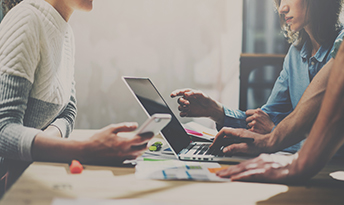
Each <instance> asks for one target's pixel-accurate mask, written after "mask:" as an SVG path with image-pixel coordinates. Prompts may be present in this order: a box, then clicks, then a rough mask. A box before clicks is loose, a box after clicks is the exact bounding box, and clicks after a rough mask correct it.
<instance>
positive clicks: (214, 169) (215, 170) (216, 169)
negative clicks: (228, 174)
mask: <svg viewBox="0 0 344 205" xmlns="http://www.w3.org/2000/svg"><path fill="white" fill-rule="evenodd" d="M227 168H228V167H219V168H208V170H209V172H210V173H216V172H218V171H220V170H223V169H227Z"/></svg>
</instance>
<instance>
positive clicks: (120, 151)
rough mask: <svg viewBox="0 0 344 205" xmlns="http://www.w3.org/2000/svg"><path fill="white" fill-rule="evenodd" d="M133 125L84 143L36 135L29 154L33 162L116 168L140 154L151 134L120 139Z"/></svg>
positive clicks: (109, 128) (112, 129)
mask: <svg viewBox="0 0 344 205" xmlns="http://www.w3.org/2000/svg"><path fill="white" fill-rule="evenodd" d="M136 128H137V124H136V123H121V124H117V125H109V126H107V127H104V128H103V129H101V130H99V131H98V132H97V133H96V134H94V135H93V136H92V137H90V138H89V139H87V140H83V141H80V140H72V139H63V138H54V137H51V136H47V135H45V133H43V132H42V133H39V134H37V135H36V137H35V139H34V141H33V144H32V148H31V152H32V158H33V160H34V161H49V162H70V161H71V160H73V159H76V160H79V161H80V162H81V163H88V164H109V165H110V164H117V163H121V162H123V161H124V160H126V159H135V158H136V157H138V156H140V155H141V154H143V152H144V151H145V150H146V148H147V143H148V141H149V140H150V139H151V138H152V137H153V133H144V134H141V135H135V134H130V135H126V136H123V137H121V136H119V135H118V133H120V132H130V131H134V130H135V129H136Z"/></svg>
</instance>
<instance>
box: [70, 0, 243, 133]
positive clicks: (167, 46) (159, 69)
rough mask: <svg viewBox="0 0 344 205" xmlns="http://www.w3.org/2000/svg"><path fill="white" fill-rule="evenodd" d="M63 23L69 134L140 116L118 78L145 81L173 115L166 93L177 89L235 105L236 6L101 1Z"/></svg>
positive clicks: (226, 2) (222, 0) (228, 1)
mask: <svg viewBox="0 0 344 205" xmlns="http://www.w3.org/2000/svg"><path fill="white" fill-rule="evenodd" d="M70 24H71V26H72V28H73V30H74V34H75V38H76V64H75V67H76V72H75V79H76V82H77V84H76V89H77V100H78V116H77V121H76V128H79V129H80V128H101V127H103V126H105V125H107V124H109V123H118V122H123V121H137V122H138V123H142V122H143V121H144V120H145V119H146V118H147V116H146V115H145V113H144V112H143V110H142V108H141V107H140V106H139V105H138V103H137V102H136V101H135V99H134V98H133V96H132V95H131V94H130V92H129V90H128V89H127V88H126V87H125V85H124V83H123V82H122V80H121V76H123V75H129V76H145V77H150V78H151V79H152V80H153V82H154V84H155V85H156V86H157V87H158V89H159V91H160V92H161V93H162V95H163V96H164V97H165V98H166V99H168V102H169V103H171V107H172V108H173V110H174V111H175V113H178V112H177V103H176V100H172V99H170V98H169V94H170V92H171V91H173V90H175V89H179V88H184V87H190V88H196V89H200V90H203V91H204V92H205V93H207V94H208V95H210V96H212V97H213V98H215V99H217V100H219V101H221V102H223V103H224V104H225V105H226V106H229V107H233V108H237V107H238V102H239V55H240V51H241V38H242V0H235V1H233V0H211V1H210V0H101V1H94V9H93V10H92V11H91V12H80V11H77V12H75V13H74V14H73V16H72V18H71V20H70ZM187 120H189V119H183V120H182V121H183V122H185V121H187ZM198 121H199V122H200V123H202V124H204V125H209V126H212V125H213V123H212V122H211V121H210V120H207V119H199V120H198Z"/></svg>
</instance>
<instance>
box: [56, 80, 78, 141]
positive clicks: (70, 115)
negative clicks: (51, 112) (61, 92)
mask: <svg viewBox="0 0 344 205" xmlns="http://www.w3.org/2000/svg"><path fill="white" fill-rule="evenodd" d="M76 113H77V108H76V97H75V84H74V83H73V87H72V94H71V96H70V100H69V103H68V105H67V107H66V108H65V109H64V110H63V112H62V113H61V114H60V115H59V116H58V117H57V118H56V120H55V121H54V122H53V123H52V125H54V126H56V127H57V128H58V129H59V130H60V132H61V135H62V137H63V138H68V137H69V134H70V133H71V132H72V131H73V128H74V123H75V118H76Z"/></svg>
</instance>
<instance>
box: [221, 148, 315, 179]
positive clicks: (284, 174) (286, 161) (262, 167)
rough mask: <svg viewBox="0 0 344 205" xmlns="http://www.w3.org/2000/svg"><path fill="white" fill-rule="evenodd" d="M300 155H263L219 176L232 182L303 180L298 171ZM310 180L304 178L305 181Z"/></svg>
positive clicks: (226, 170) (233, 167)
mask: <svg viewBox="0 0 344 205" xmlns="http://www.w3.org/2000/svg"><path fill="white" fill-rule="evenodd" d="M297 158H298V154H297V153H296V154H293V155H279V154H261V155H260V156H259V157H257V158H254V159H251V160H247V161H244V162H242V163H240V164H238V165H235V166H231V167H229V168H227V169H224V170H220V171H218V172H217V173H216V175H217V176H219V177H223V178H231V180H232V181H259V182H279V183H285V182H288V183H290V182H293V181H296V180H300V179H301V174H300V173H297V171H296V166H295V164H296V160H297ZM305 179H308V178H303V180H305Z"/></svg>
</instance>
